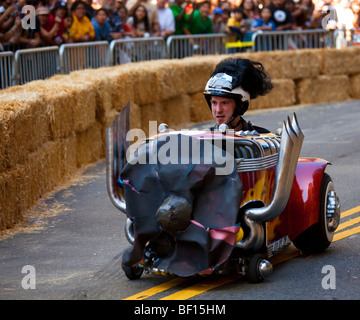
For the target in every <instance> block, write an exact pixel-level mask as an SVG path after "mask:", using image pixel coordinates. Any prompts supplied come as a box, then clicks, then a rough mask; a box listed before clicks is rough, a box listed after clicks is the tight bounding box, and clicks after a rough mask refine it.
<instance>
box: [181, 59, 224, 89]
mask: <svg viewBox="0 0 360 320" xmlns="http://www.w3.org/2000/svg"><path fill="white" fill-rule="evenodd" d="M222 58H223V57H222V56H218V57H217V58H215V59H214V57H211V56H210V57H191V58H185V59H182V63H183V67H184V70H185V73H184V79H183V80H182V82H181V84H179V86H182V87H186V86H188V91H187V93H188V94H191V93H197V92H201V91H203V90H204V88H205V85H206V82H207V81H208V80H209V78H210V75H211V74H212V72H213V71H214V68H215V65H216V63H218V62H220V61H221V60H222Z"/></svg>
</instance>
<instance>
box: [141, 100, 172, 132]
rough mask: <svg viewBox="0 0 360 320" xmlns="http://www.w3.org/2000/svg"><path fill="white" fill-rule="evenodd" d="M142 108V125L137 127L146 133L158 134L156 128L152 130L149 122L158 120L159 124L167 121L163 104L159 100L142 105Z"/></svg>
mask: <svg viewBox="0 0 360 320" xmlns="http://www.w3.org/2000/svg"><path fill="white" fill-rule="evenodd" d="M140 110H141V126H140V127H138V128H136V129H141V130H143V131H144V132H145V135H146V136H147V137H148V136H151V135H153V134H156V132H153V131H154V130H151V132H149V130H150V126H149V122H150V121H156V123H157V126H158V125H159V124H160V123H162V122H166V121H165V112H164V107H163V104H162V103H161V102H160V101H158V102H154V103H150V104H145V105H142V106H140Z"/></svg>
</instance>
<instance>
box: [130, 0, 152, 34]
mask: <svg viewBox="0 0 360 320" xmlns="http://www.w3.org/2000/svg"><path fill="white" fill-rule="evenodd" d="M140 4H141V5H143V6H144V7H145V9H146V11H147V17H148V20H149V26H150V29H151V30H152V31H153V33H157V32H159V19H158V12H157V7H156V5H154V4H152V3H151V0H129V1H128V2H127V3H126V7H127V8H128V10H129V16H132V15H133V14H134V11H135V9H136V8H137V7H138V5H140Z"/></svg>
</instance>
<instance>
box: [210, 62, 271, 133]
mask: <svg viewBox="0 0 360 320" xmlns="http://www.w3.org/2000/svg"><path fill="white" fill-rule="evenodd" d="M272 88H273V85H272V83H271V79H270V77H269V75H268V74H267V73H266V72H265V70H264V67H263V65H262V64H261V63H259V62H254V61H251V60H249V59H242V58H227V59H225V60H223V61H221V62H220V63H219V64H218V65H217V66H216V67H215V70H214V72H213V73H212V75H211V77H210V79H209V81H208V82H207V84H206V86H205V91H204V96H205V99H206V101H207V103H208V105H209V108H210V110H211V112H212V115H213V118H214V120H215V122H216V125H215V126H214V127H212V128H211V129H210V130H212V131H213V130H215V129H218V128H219V125H221V124H226V125H227V126H228V127H229V128H230V129H234V130H235V131H240V130H243V131H246V130H250V131H253V130H256V131H257V132H258V133H269V131H268V130H267V129H264V128H261V127H257V126H253V125H252V124H251V123H250V122H247V121H245V120H244V119H243V117H242V115H243V114H244V113H245V112H246V111H247V109H248V108H249V103H250V99H255V98H256V97H258V96H259V95H265V94H267V93H268V92H270V91H271V90H272Z"/></svg>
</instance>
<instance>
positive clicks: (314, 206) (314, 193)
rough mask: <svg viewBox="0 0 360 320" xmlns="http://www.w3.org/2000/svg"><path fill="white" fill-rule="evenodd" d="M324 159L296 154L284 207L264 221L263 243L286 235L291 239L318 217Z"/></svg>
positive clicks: (324, 165)
mask: <svg viewBox="0 0 360 320" xmlns="http://www.w3.org/2000/svg"><path fill="white" fill-rule="evenodd" d="M328 163H329V162H328V161H326V160H324V159H319V158H300V159H299V161H298V165H297V167H296V172H295V178H294V182H293V186H292V189H291V193H290V197H289V201H288V203H287V205H286V207H285V209H284V211H283V212H282V213H281V214H280V215H279V216H278V217H277V218H276V219H274V220H272V221H270V222H268V223H267V225H266V230H267V244H270V243H272V242H274V241H276V240H279V239H281V238H282V237H285V236H286V235H288V236H289V238H290V240H291V241H292V240H293V239H295V238H296V237H297V236H299V235H300V234H301V233H302V232H304V231H305V230H306V229H307V228H309V227H310V226H311V225H313V224H314V223H317V222H318V221H319V205H320V202H319V199H320V187H321V181H322V178H323V175H324V171H325V168H326V166H327V165H328Z"/></svg>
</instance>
